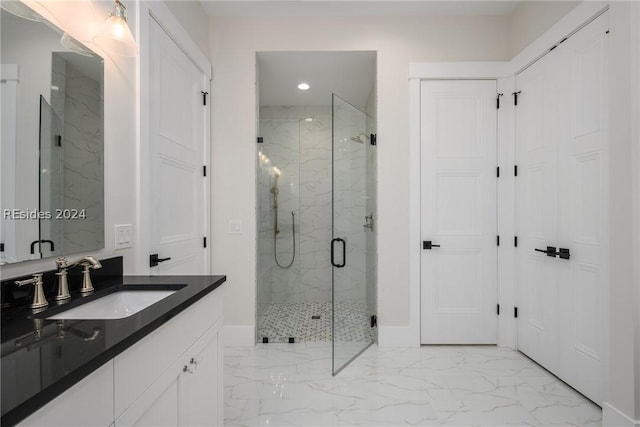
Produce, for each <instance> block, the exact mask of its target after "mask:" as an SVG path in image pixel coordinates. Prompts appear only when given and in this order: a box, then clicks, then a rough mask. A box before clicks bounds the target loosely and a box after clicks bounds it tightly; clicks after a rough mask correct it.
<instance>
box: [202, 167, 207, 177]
mask: <svg viewBox="0 0 640 427" xmlns="http://www.w3.org/2000/svg"><path fill="white" fill-rule="evenodd" d="M202 176H207V165H204V166H202Z"/></svg>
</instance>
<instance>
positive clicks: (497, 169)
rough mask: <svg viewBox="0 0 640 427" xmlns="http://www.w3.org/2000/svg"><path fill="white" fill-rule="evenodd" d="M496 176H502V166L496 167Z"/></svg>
mask: <svg viewBox="0 0 640 427" xmlns="http://www.w3.org/2000/svg"><path fill="white" fill-rule="evenodd" d="M496 178H500V166H497V167H496Z"/></svg>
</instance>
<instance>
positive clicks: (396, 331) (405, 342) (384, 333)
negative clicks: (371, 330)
mask: <svg viewBox="0 0 640 427" xmlns="http://www.w3.org/2000/svg"><path fill="white" fill-rule="evenodd" d="M378 347H420V331H419V330H418V331H416V328H413V327H411V326H378Z"/></svg>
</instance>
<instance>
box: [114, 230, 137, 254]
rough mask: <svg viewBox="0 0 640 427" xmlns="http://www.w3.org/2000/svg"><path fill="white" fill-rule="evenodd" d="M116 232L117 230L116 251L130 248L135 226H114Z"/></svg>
mask: <svg viewBox="0 0 640 427" xmlns="http://www.w3.org/2000/svg"><path fill="white" fill-rule="evenodd" d="M114 230H115V239H114V242H115V244H114V248H115V249H125V248H130V247H131V246H132V242H133V225H131V224H119V225H116V226H114Z"/></svg>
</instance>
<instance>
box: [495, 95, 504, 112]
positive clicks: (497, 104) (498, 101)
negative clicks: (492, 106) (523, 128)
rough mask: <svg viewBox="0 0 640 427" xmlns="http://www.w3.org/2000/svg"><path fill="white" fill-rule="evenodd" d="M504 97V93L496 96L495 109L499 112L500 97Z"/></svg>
mask: <svg viewBox="0 0 640 427" xmlns="http://www.w3.org/2000/svg"><path fill="white" fill-rule="evenodd" d="M502 95H504V93H499V94H498V96H496V108H497V109H498V110H499V109H500V97H501V96H502Z"/></svg>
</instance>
